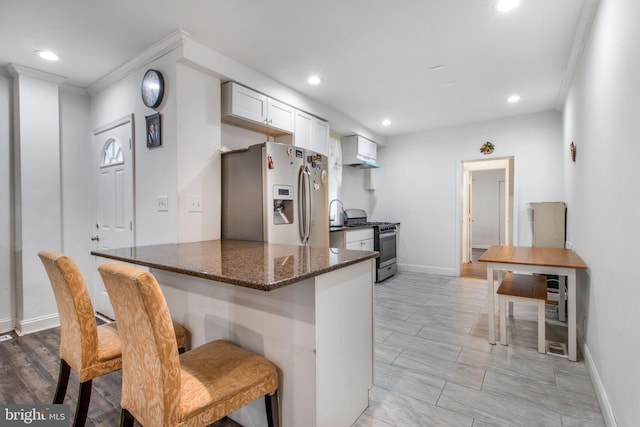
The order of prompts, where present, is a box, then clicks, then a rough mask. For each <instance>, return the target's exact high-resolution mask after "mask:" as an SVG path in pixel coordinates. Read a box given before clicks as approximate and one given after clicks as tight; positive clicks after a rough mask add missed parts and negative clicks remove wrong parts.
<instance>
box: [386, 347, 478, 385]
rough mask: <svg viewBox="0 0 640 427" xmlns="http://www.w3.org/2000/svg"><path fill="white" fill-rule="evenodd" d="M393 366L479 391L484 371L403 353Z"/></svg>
mask: <svg viewBox="0 0 640 427" xmlns="http://www.w3.org/2000/svg"><path fill="white" fill-rule="evenodd" d="M393 364H394V365H395V366H400V367H403V368H409V369H414V370H416V371H420V372H424V373H427V374H429V375H433V376H436V377H438V378H442V379H444V380H446V381H447V382H453V383H457V384H465V385H467V386H468V387H471V388H474V389H477V390H480V388H481V387H482V380H483V379H484V374H485V371H484V369H480V368H476V367H475V366H470V365H464V364H462V363H457V362H455V361H449V360H444V359H437V358H426V357H425V356H424V355H423V354H419V353H414V352H411V351H403V352H402V353H401V354H400V356H398V357H397V358H396V360H395V361H394V362H393Z"/></svg>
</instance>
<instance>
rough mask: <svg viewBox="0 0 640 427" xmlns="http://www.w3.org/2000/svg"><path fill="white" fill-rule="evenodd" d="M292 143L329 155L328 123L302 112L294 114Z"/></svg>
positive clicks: (298, 111)
mask: <svg viewBox="0 0 640 427" xmlns="http://www.w3.org/2000/svg"><path fill="white" fill-rule="evenodd" d="M295 117H296V120H295V125H296V126H295V133H294V140H293V143H294V144H295V145H296V146H298V147H302V148H306V149H308V150H311V151H315V152H316V153H320V154H324V155H325V156H327V155H329V123H328V122H326V121H324V120H322V119H319V118H317V117H315V116H312V115H311V114H308V113H305V112H304V111H300V110H297V111H296V114H295Z"/></svg>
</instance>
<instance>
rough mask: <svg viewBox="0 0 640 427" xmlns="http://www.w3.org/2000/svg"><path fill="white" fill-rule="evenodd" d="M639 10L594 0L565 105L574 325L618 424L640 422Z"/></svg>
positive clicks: (627, 1) (626, 0)
mask: <svg viewBox="0 0 640 427" xmlns="http://www.w3.org/2000/svg"><path fill="white" fill-rule="evenodd" d="M638 16H640V3H639V2H637V1H636V0H617V1H613V0H606V1H602V2H601V3H600V6H599V10H598V13H597V15H596V18H595V21H594V24H593V28H592V30H591V34H590V38H589V40H588V43H587V45H586V46H585V49H584V53H583V58H582V62H581V65H580V68H579V69H578V71H577V74H576V75H575V77H574V80H573V83H572V85H571V87H570V91H569V96H568V98H567V101H566V104H565V110H564V138H563V155H562V159H563V163H564V167H565V180H564V182H565V193H566V195H567V202H568V203H569V209H568V230H567V231H568V240H569V241H571V242H572V243H573V246H574V249H575V250H576V251H577V252H578V254H580V256H581V257H582V258H583V259H584V261H585V262H586V263H587V265H588V266H589V270H588V271H587V273H586V274H583V275H581V276H579V278H578V280H579V282H578V288H579V289H578V290H579V292H578V295H579V297H580V298H579V301H578V302H579V305H578V327H579V328H580V330H581V332H582V334H583V335H584V341H585V343H584V348H585V359H586V360H587V363H588V364H589V365H590V366H591V367H592V369H594V373H595V375H593V376H592V378H593V379H594V384H595V385H596V387H597V388H598V389H599V390H600V391H601V397H602V400H601V406H602V409H603V411H604V413H605V417H606V419H607V421H608V422H609V424H610V425H612V424H613V419H614V416H615V421H616V422H617V425H619V426H631V425H637V423H638V420H640V406H639V405H638V391H637V390H638V389H637V384H638V380H639V379H640V364H639V363H638V355H639V354H640V334H639V333H638V325H639V324H640V310H638V301H640V287H638V269H637V265H638V255H639V252H640V251H639V250H638V242H639V241H640V227H638V220H639V219H640V192H639V191H638V185H639V184H640V175H639V174H638V166H637V163H638V158H640V144H639V143H638V136H639V135H640V120H639V118H640V103H639V102H638V99H639V98H640V85H638V76H639V75H640V55H639V54H638V52H639V51H638V40H640V26H638V24H637V18H638ZM571 141H573V142H575V144H576V146H577V156H576V162H575V163H572V162H570V161H569V160H568V159H569V144H570V143H571Z"/></svg>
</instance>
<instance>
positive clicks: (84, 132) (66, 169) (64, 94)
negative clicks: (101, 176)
mask: <svg viewBox="0 0 640 427" xmlns="http://www.w3.org/2000/svg"><path fill="white" fill-rule="evenodd" d="M90 135H91V133H90V129H89V96H88V95H87V94H86V93H84V92H83V91H82V92H79V91H70V90H68V89H65V88H64V87H63V88H61V90H60V165H61V168H60V169H61V172H60V173H61V190H62V194H61V198H62V251H63V253H65V254H66V255H68V256H69V257H71V258H72V259H73V260H74V261H75V262H76V264H77V265H78V268H79V269H80V271H81V272H82V275H83V277H85V280H88V279H89V278H90V277H91V275H92V274H93V269H94V267H95V266H94V264H93V257H92V256H91V254H90V252H91V250H92V249H93V244H92V242H91V240H90V236H91V234H92V231H94V230H95V228H93V224H94V221H93V216H92V215H91V199H92V195H93V192H92V186H91V177H92V176H91V173H92V168H91V165H92V163H91V158H92V151H91V136H90Z"/></svg>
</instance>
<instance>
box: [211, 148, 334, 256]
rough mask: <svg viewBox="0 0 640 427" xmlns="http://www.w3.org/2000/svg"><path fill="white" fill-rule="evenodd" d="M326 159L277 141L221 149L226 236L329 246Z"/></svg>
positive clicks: (291, 243) (223, 235)
mask: <svg viewBox="0 0 640 427" xmlns="http://www.w3.org/2000/svg"><path fill="white" fill-rule="evenodd" d="M327 163H328V162H327V157H326V156H323V155H321V154H318V153H315V152H313V151H309V150H305V149H303V148H299V147H294V146H291V145H286V144H279V143H275V142H265V143H262V144H257V145H253V146H251V147H249V148H248V149H244V150H235V151H229V152H226V153H222V238H223V239H237V240H252V241H263V242H269V243H282V244H290V245H308V246H321V247H329V209H328V190H327V186H328V181H329V177H328V175H327Z"/></svg>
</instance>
